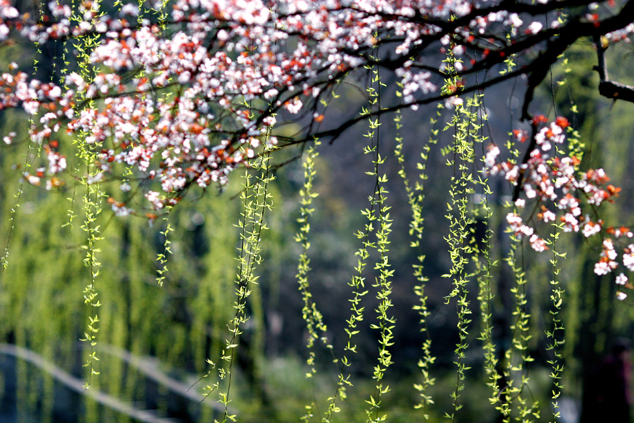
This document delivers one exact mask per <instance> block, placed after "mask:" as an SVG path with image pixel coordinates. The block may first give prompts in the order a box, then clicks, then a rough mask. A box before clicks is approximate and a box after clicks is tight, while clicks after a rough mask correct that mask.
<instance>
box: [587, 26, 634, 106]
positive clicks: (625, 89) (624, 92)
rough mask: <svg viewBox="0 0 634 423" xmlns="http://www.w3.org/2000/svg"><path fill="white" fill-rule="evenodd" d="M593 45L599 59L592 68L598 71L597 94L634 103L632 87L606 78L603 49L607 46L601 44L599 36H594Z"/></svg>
mask: <svg viewBox="0 0 634 423" xmlns="http://www.w3.org/2000/svg"><path fill="white" fill-rule="evenodd" d="M594 45H595V47H596V50H597V59H598V61H599V64H598V65H597V66H595V67H594V70H595V71H597V72H598V73H599V79H600V80H601V82H600V83H599V94H601V95H602V96H603V97H607V98H611V99H614V101H616V100H624V101H629V102H630V103H634V87H631V86H629V85H625V84H621V83H618V82H612V81H610V79H609V78H608V66H607V64H606V61H605V50H607V47H606V46H604V45H603V43H602V41H601V37H600V36H598V35H595V36H594Z"/></svg>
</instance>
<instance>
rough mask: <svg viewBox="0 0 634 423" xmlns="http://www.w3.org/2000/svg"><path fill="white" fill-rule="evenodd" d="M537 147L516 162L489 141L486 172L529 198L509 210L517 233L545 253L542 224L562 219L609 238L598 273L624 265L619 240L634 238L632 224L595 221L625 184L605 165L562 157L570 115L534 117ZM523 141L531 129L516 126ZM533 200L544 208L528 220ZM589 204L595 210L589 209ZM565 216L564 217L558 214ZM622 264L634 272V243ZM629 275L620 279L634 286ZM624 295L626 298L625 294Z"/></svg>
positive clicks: (574, 228) (570, 227) (566, 226)
mask: <svg viewBox="0 0 634 423" xmlns="http://www.w3.org/2000/svg"><path fill="white" fill-rule="evenodd" d="M532 126H533V133H534V135H533V138H532V146H533V148H532V149H531V147H529V149H528V151H527V152H526V153H527V155H526V160H524V162H523V163H521V164H518V163H516V162H515V161H512V160H506V161H501V162H499V163H498V160H497V159H498V156H499V155H500V149H499V147H497V146H496V145H493V144H491V145H489V147H488V152H487V154H486V156H485V158H484V162H485V167H486V171H487V172H488V173H489V174H490V175H496V174H499V175H502V176H504V178H505V179H506V180H508V181H509V182H510V183H511V184H512V185H513V186H515V188H516V192H517V193H519V192H520V191H517V190H518V189H519V190H521V192H523V194H524V196H525V197H526V199H524V198H519V197H518V196H517V195H516V197H518V198H517V199H516V200H515V203H514V206H515V209H516V211H515V212H511V213H508V215H507V217H506V221H507V223H508V225H509V228H510V229H511V231H512V232H513V233H514V234H515V236H516V237H517V238H519V239H521V238H524V237H527V238H528V239H529V242H530V245H531V247H532V248H533V249H534V250H535V251H537V252H542V251H544V250H546V249H548V247H547V243H546V241H545V240H544V239H543V238H542V237H540V236H539V235H538V234H537V226H538V223H539V222H545V223H548V222H557V223H559V225H560V227H561V228H562V230H563V231H564V232H578V233H581V234H582V235H583V236H584V237H585V238H589V237H592V236H594V235H597V234H600V235H601V236H602V237H603V242H602V251H601V254H600V258H599V261H598V262H597V263H596V264H595V267H594V272H595V273H596V274H597V275H600V276H601V275H606V274H608V273H610V272H612V271H614V270H616V269H617V268H619V262H618V253H617V251H616V249H615V246H614V243H615V241H616V240H618V239H619V238H625V239H631V238H633V237H634V234H633V233H632V231H630V230H629V229H628V228H625V227H621V228H614V227H604V222H603V221H602V220H601V219H596V218H595V219H593V218H592V216H595V215H596V213H595V212H596V209H597V208H598V207H599V206H601V204H602V203H604V202H606V201H607V202H613V201H614V198H615V197H617V196H618V194H619V192H620V188H617V187H614V186H613V185H611V184H609V181H610V179H609V177H608V176H607V175H606V173H605V171H604V170H603V169H590V170H587V171H581V170H579V164H580V163H579V160H578V159H577V158H576V157H574V156H566V155H563V157H560V155H562V154H561V153H562V151H563V145H564V144H565V141H566V131H567V128H568V127H569V122H568V120H567V119H566V118H564V117H558V118H557V119H556V120H554V121H552V122H548V120H547V119H546V118H545V117H544V116H541V115H540V116H536V117H535V118H533V121H532ZM513 135H514V137H515V139H516V140H517V141H519V142H526V141H527V140H528V138H529V137H528V132H527V131H525V130H516V131H514V132H513ZM527 200H529V201H530V200H533V201H534V202H535V203H536V204H537V206H536V207H538V209H537V212H536V213H535V210H534V211H533V212H532V213H531V216H534V221H533V222H530V221H525V220H524V219H523V218H522V216H521V210H522V209H525V208H526V206H527ZM583 203H585V204H587V206H583V207H586V208H588V209H589V210H591V211H592V213H583V211H582V204H583ZM558 215H559V217H557V216H558ZM621 256H622V257H621V262H622V264H623V266H624V267H626V268H627V269H628V270H630V271H634V244H630V245H628V247H627V248H624V249H623V253H622V255H621ZM627 280H628V279H627V277H626V276H625V275H624V274H623V273H621V274H620V275H619V276H618V277H617V283H618V284H620V285H624V286H627V287H630V285H629V284H628V283H627ZM625 296H626V295H625V294H624V293H622V292H621V293H620V294H619V297H620V298H621V299H623V298H625Z"/></svg>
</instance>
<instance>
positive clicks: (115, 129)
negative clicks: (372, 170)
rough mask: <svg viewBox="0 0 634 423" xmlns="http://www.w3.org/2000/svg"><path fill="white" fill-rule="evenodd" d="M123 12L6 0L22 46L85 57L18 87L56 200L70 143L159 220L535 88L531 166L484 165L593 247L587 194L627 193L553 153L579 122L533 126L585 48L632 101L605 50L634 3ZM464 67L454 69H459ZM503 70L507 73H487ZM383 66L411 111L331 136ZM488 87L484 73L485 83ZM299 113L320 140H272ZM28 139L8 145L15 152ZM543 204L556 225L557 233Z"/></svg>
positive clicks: (624, 29) (283, 4) (40, 179)
mask: <svg viewBox="0 0 634 423" xmlns="http://www.w3.org/2000/svg"><path fill="white" fill-rule="evenodd" d="M109 10H110V11H111V14H108V13H106V12H105V11H104V7H103V6H102V5H101V3H99V2H96V1H84V2H82V3H81V5H80V6H79V7H78V8H77V9H76V10H71V7H70V6H69V5H67V4H64V3H63V2H50V3H49V4H48V5H47V7H45V8H42V10H40V11H39V15H38V16H35V15H33V14H29V13H20V11H18V9H16V7H13V6H11V4H10V2H9V1H8V0H3V1H2V2H0V18H1V19H0V40H1V41H2V42H3V43H5V45H6V44H10V43H13V42H21V41H24V40H28V41H31V42H34V43H37V44H39V45H43V44H45V43H53V42H68V41H73V40H75V43H76V45H75V49H78V50H77V51H80V52H81V55H80V62H79V63H80V65H81V66H78V67H77V68H76V69H75V70H72V69H71V70H69V71H67V72H66V74H65V75H64V76H63V78H62V80H61V81H60V82H59V83H54V82H42V81H38V80H36V79H33V78H30V77H29V76H28V74H27V73H25V72H24V71H21V70H20V69H19V68H18V66H17V65H16V64H15V63H12V64H10V65H9V69H7V70H6V72H5V73H3V74H2V81H1V83H2V85H3V86H4V90H3V93H2V94H1V97H0V109H6V108H15V107H20V108H23V109H24V111H25V112H26V113H28V114H29V115H30V116H32V124H31V128H30V138H31V140H32V141H34V142H36V143H38V144H39V145H42V146H43V148H44V151H45V153H46V158H47V159H48V165H47V166H45V167H42V168H38V169H37V170H36V171H32V172H25V173H24V177H25V178H26V180H27V181H28V182H30V183H31V184H35V185H38V184H43V185H45V186H46V188H47V189H52V188H55V187H59V186H60V185H61V184H62V183H63V178H62V177H61V176H60V173H63V172H64V171H65V170H66V167H67V163H66V158H65V157H64V156H63V155H62V154H60V153H59V143H60V142H61V140H60V137H61V134H70V135H71V136H74V137H79V138H81V139H82V143H84V146H85V147H84V148H86V149H87V150H89V151H91V152H92V153H93V154H94V164H95V165H96V169H95V171H94V172H92V173H91V174H90V175H84V177H85V178H86V181H87V182H88V183H93V182H96V181H99V180H101V179H102V178H103V177H113V176H117V177H122V176H123V172H124V171H123V169H124V168H125V170H126V172H131V173H130V174H133V175H134V176H133V177H132V178H130V177H126V178H124V179H125V181H124V183H123V184H122V185H121V189H122V190H123V191H124V192H123V193H122V194H121V195H120V196H119V197H114V198H110V199H109V201H110V203H111V205H112V209H113V210H114V212H115V213H116V214H118V215H125V214H129V213H132V212H133V210H132V208H129V207H127V206H126V203H127V199H128V198H130V195H129V194H127V192H128V191H130V190H131V188H132V187H131V185H130V182H131V181H136V182H137V183H138V184H139V186H140V187H142V190H143V191H144V194H145V197H146V198H147V200H148V201H149V202H150V204H151V207H152V208H153V209H154V211H152V213H149V214H148V216H149V217H150V218H154V217H155V216H156V214H155V213H156V211H159V210H161V209H164V207H165V206H171V205H174V204H176V203H177V202H178V201H179V200H180V199H181V198H182V195H183V192H184V191H185V190H187V189H188V188H190V187H191V186H193V185H198V186H200V187H202V188H206V187H208V186H210V185H217V186H222V185H224V184H225V183H226V182H227V180H228V177H229V175H230V173H231V171H232V170H234V169H236V168H237V167H238V166H248V165H249V161H250V160H251V159H253V158H254V157H256V156H257V155H259V154H262V153H261V152H262V151H270V150H274V149H279V148H282V147H284V146H286V145H291V144H295V143H298V142H310V141H312V139H313V138H314V137H337V136H339V135H340V134H341V133H342V132H343V131H345V130H346V129H347V128H349V127H350V126H352V125H354V124H355V123H357V122H359V121H362V120H366V119H371V118H373V117H377V116H379V115H382V114H386V113H390V112H395V111H396V110H399V109H402V108H412V109H416V108H417V107H419V106H420V105H423V104H429V103H433V102H439V101H442V102H444V104H445V105H447V106H455V105H460V104H461V102H462V98H461V96H464V95H465V94H467V93H469V92H474V91H476V90H482V89H484V88H486V87H490V86H492V85H495V84H498V83H501V82H503V81H505V80H508V79H511V78H515V77H517V76H518V75H525V76H526V77H527V79H526V81H527V83H526V92H525V95H524V102H523V106H522V119H523V120H530V119H532V121H531V122H532V128H533V130H532V131H531V133H530V134H529V133H528V132H527V131H525V130H517V131H515V136H516V138H517V140H519V141H523V140H525V139H528V138H529V139H530V146H529V147H528V150H527V151H526V153H525V156H524V160H523V161H522V162H521V163H513V162H503V163H497V162H496V156H497V154H499V153H500V149H499V147H497V146H495V145H493V144H491V145H490V146H489V148H488V153H487V154H486V157H485V159H484V161H485V165H486V167H487V168H488V169H489V172H491V173H492V174H495V173H499V172H501V173H503V174H505V177H506V179H507V180H509V181H510V182H512V183H513V184H514V185H515V186H516V193H515V198H514V200H518V201H517V202H516V205H518V206H520V207H521V206H522V205H523V204H524V200H521V199H520V198H519V197H520V195H519V194H520V191H523V192H524V193H525V196H526V197H527V198H528V199H535V198H537V199H538V200H540V201H542V202H545V201H550V202H553V203H554V204H557V207H559V208H560V209H562V210H565V216H564V217H563V219H564V221H565V230H566V231H575V232H576V231H579V230H580V229H581V230H582V232H583V234H584V235H586V236H590V235H593V234H595V233H597V232H599V231H600V230H601V228H602V226H601V224H602V223H601V221H600V220H596V219H595V220H591V219H586V218H584V216H581V210H580V208H579V201H581V199H580V198H577V197H575V195H577V194H576V192H580V193H582V196H583V197H586V198H587V201H588V203H589V204H592V205H595V206H599V205H600V204H601V203H602V202H603V201H604V200H610V199H611V198H612V197H613V196H614V195H616V194H617V193H618V188H615V187H613V186H611V185H608V186H606V185H605V183H606V182H607V180H608V178H607V176H606V175H605V174H604V172H603V171H602V170H600V169H599V170H596V171H595V170H590V171H587V172H586V173H581V174H579V173H578V164H579V160H578V158H575V157H576V156H575V155H574V154H570V155H569V156H568V157H561V158H554V159H553V158H552V155H551V154H550V153H551V151H553V150H551V148H552V146H553V145H555V146H556V147H558V145H562V144H565V143H566V129H567V128H568V122H567V121H566V120H565V118H560V119H557V120H556V121H555V122H552V123H548V122H547V121H546V119H545V118H542V117H540V116H538V117H535V118H532V116H531V115H530V112H529V106H530V103H531V100H532V99H533V92H534V90H535V88H536V87H537V86H538V85H539V84H540V82H542V80H543V79H544V78H545V76H546V74H547V71H548V69H549V66H550V65H552V64H553V63H554V62H555V61H556V60H557V58H558V57H559V56H560V55H561V54H562V53H564V52H565V51H566V49H567V48H569V46H570V45H571V44H572V43H574V42H575V41H576V40H578V39H580V38H583V37H589V38H592V39H593V40H595V41H596V40H598V42H597V53H598V57H599V67H597V70H598V71H599V73H600V76H601V79H602V83H601V86H600V87H599V88H600V90H601V93H602V94H603V95H605V96H608V97H611V98H615V99H625V100H631V99H632V93H634V91H633V90H632V89H631V88H630V87H627V86H624V85H622V84H618V83H615V82H611V81H609V80H608V79H607V69H606V67H605V61H604V60H603V56H602V55H603V49H604V47H605V46H603V45H602V43H614V42H618V41H625V42H629V38H628V37H629V35H630V34H631V33H632V32H634V23H632V22H631V17H632V16H633V14H634V2H632V1H627V2H625V4H624V5H622V6H617V5H616V4H615V2H614V1H608V2H590V1H577V0H575V1H568V0H561V1H545V0H540V1H538V2H536V3H524V2H515V1H464V0H460V1H448V2H445V1H442V2H440V1H439V2H435V1H378V0H377V1H333V0H324V1H312V2H307V1H303V0H301V1H290V0H284V1H199V0H179V1H176V2H174V3H173V5H171V7H169V8H168V7H167V3H162V2H160V1H154V2H145V3H144V5H143V6H142V7H141V9H139V7H138V6H137V5H136V4H133V3H128V4H121V2H117V3H116V5H114V6H113V7H111V8H110V9H109ZM88 39H90V40H91V41H90V43H89V44H87V43H86V40H88ZM80 41H81V42H80ZM82 43H83V44H82ZM80 45H81V46H83V47H81V49H80V47H79V46H80ZM439 52H441V53H442V54H439ZM447 54H450V55H451V56H452V57H453V58H454V59H453V61H452V62H451V64H448V63H447V61H446V60H445V57H446V56H447ZM501 64H502V65H504V66H505V69H506V70H505V71H504V72H497V74H496V73H494V72H487V71H488V70H491V69H493V68H494V67H495V66H497V65H501ZM88 66H89V67H90V69H91V71H90V72H86V71H85V69H87V67H88ZM368 66H377V67H379V68H381V69H386V70H389V71H392V72H394V73H395V74H396V75H397V76H398V78H400V83H401V84H402V96H401V97H399V98H398V100H399V101H398V102H395V103H393V104H388V105H386V104H385V102H384V103H383V104H382V107H381V108H380V109H377V110H371V111H368V113H366V114H363V115H361V116H358V117H355V118H353V119H350V120H348V121H346V122H345V123H344V124H342V125H339V126H337V127H334V128H328V129H323V125H327V123H328V113H327V110H326V106H327V103H326V101H323V100H324V99H325V98H327V97H328V96H329V95H330V94H331V93H332V92H333V90H334V89H335V87H336V85H337V84H338V83H339V82H340V81H341V80H342V79H343V78H345V77H346V75H349V74H351V73H354V72H355V71H357V70H360V69H364V68H366V67H368ZM588 71H590V70H588ZM479 73H483V74H484V77H481V78H478V79H477V80H474V79H473V78H470V77H471V76H472V75H477V74H479ZM492 74H493V75H492ZM447 80H451V81H452V82H451V83H446V81H447ZM290 115H299V116H300V117H303V118H304V119H303V120H302V122H308V123H307V124H306V126H305V127H304V130H303V132H302V133H301V134H300V135H299V136H298V137H296V138H294V139H291V138H281V137H279V136H275V135H272V131H271V128H272V127H273V126H274V125H275V124H276V121H277V120H278V119H279V118H280V116H282V117H283V120H288V118H289V116H290ZM282 123H283V122H282ZM12 136H15V134H6V136H5V138H4V141H5V143H7V144H9V143H11V142H12ZM118 165H121V166H118ZM150 181H156V184H155V183H149V182H150ZM136 191H137V190H136V189H135V190H134V191H133V192H136ZM541 207H542V208H544V209H543V211H542V212H541V213H539V215H538V218H539V219H541V220H544V221H546V222H547V221H549V220H552V219H554V217H553V212H552V211H551V210H549V209H547V208H545V206H544V205H541ZM508 220H509V223H510V224H511V226H512V227H513V228H514V232H515V234H516V235H518V236H528V237H529V238H530V240H531V244H532V246H533V248H535V249H536V250H543V249H544V247H545V246H544V244H543V240H542V239H541V238H540V237H539V236H538V235H536V234H535V233H534V231H533V229H531V228H528V227H527V226H525V225H524V224H523V222H522V219H521V217H520V216H519V215H518V214H511V215H509V218H508ZM619 235H628V236H631V233H630V232H629V231H620V233H619ZM606 242H608V241H606ZM609 245H612V244H606V251H605V252H604V254H603V256H602V259H601V261H600V262H599V263H598V264H597V268H596V270H597V273H599V274H603V273H605V272H608V271H610V270H611V269H614V268H615V267H616V262H615V261H613V255H614V254H613V253H612V250H611V249H610V247H609ZM630 250H633V251H634V248H630ZM626 254H628V253H626ZM630 261H631V260H628V263H629V262H630ZM632 266H633V265H631V264H629V266H628V267H632Z"/></svg>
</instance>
